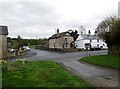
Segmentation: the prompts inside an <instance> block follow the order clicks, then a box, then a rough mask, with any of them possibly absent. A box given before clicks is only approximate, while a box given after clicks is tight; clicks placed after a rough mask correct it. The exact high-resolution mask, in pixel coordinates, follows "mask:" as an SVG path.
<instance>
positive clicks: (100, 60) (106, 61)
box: [80, 55, 120, 69]
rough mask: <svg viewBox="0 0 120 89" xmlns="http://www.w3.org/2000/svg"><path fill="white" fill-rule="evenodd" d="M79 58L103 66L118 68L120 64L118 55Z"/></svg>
mask: <svg viewBox="0 0 120 89" xmlns="http://www.w3.org/2000/svg"><path fill="white" fill-rule="evenodd" d="M80 60H82V61H85V62H88V63H91V64H95V65H99V66H103V67H108V68H113V69H120V66H119V65H120V56H118V55H99V56H90V57H85V58H82V59H80ZM118 60H119V61H118Z"/></svg>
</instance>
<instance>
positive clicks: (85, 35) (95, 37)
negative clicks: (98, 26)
mask: <svg viewBox="0 0 120 89" xmlns="http://www.w3.org/2000/svg"><path fill="white" fill-rule="evenodd" d="M81 36H82V37H83V39H89V40H93V39H98V37H97V36H96V35H88V34H82V35H81Z"/></svg>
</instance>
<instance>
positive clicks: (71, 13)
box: [0, 0, 119, 38]
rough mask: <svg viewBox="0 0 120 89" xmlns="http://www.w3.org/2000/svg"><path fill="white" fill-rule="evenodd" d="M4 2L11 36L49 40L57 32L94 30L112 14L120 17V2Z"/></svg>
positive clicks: (5, 21)
mask: <svg viewBox="0 0 120 89" xmlns="http://www.w3.org/2000/svg"><path fill="white" fill-rule="evenodd" d="M11 1H12V0H3V1H2V0H1V1H0V13H1V14H0V17H2V18H0V24H2V25H7V26H8V28H9V33H10V34H9V36H10V37H17V35H21V37H23V38H35V37H36V35H37V36H38V38H45V37H46V38H48V37H49V36H51V35H52V34H54V33H55V29H56V28H60V32H62V31H67V30H68V29H77V30H79V27H80V26H81V25H83V26H84V27H85V28H86V30H93V29H94V28H96V27H97V24H98V23H99V22H100V21H102V20H103V19H104V18H106V17H108V16H110V15H117V10H118V1H119V0H33V1H32V0H21V1H19V0H13V1H12V2H11Z"/></svg>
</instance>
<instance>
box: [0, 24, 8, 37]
mask: <svg viewBox="0 0 120 89" xmlns="http://www.w3.org/2000/svg"><path fill="white" fill-rule="evenodd" d="M0 35H8V28H7V26H0Z"/></svg>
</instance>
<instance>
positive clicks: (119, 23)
mask: <svg viewBox="0 0 120 89" xmlns="http://www.w3.org/2000/svg"><path fill="white" fill-rule="evenodd" d="M96 31H97V34H98V36H99V37H101V38H103V39H104V40H105V42H106V44H107V46H108V53H110V51H111V50H109V49H110V48H111V47H112V46H113V45H117V46H119V45H120V35H119V34H120V19H118V18H117V17H115V16H113V17H109V18H107V19H105V20H104V21H102V22H101V23H99V24H98V26H97V29H96Z"/></svg>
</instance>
